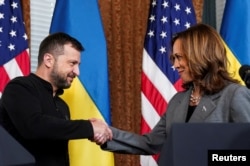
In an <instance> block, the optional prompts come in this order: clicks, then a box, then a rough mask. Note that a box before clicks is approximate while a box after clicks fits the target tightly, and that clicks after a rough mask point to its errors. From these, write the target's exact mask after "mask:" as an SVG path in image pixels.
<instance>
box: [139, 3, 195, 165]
mask: <svg viewBox="0 0 250 166" xmlns="http://www.w3.org/2000/svg"><path fill="white" fill-rule="evenodd" d="M193 24H196V17H195V12H194V8H193V4H192V0H152V3H151V6H150V12H149V20H148V27H147V32H146V36H145V41H144V49H143V62H142V76H141V78H142V87H141V100H142V121H141V133H142V134H144V133H147V132H149V131H150V130H151V129H152V128H153V127H154V126H155V124H156V123H157V122H158V121H159V119H160V116H161V115H162V114H163V113H164V112H165V111H166V108H167V105H168V101H169V100H170V99H171V97H172V96H173V95H174V94H175V93H176V92H177V91H179V90H181V89H182V88H181V80H180V79H179V76H178V73H177V72H176V71H175V70H174V68H173V66H172V64H171V62H170V61H169V50H170V47H171V39H172V36H173V35H174V34H175V33H177V32H180V31H183V30H185V29H187V28H189V27H190V26H192V25H193ZM156 161H157V155H155V156H140V163H141V166H154V165H157V162H156Z"/></svg>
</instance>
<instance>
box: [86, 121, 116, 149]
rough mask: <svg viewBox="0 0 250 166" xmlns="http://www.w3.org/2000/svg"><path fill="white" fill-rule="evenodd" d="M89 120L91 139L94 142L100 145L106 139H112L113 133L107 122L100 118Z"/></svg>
mask: <svg viewBox="0 0 250 166" xmlns="http://www.w3.org/2000/svg"><path fill="white" fill-rule="evenodd" d="M89 120H90V122H91V124H92V127H93V131H94V137H93V138H92V140H91V141H93V142H95V143H96V144H98V145H102V144H104V143H105V142H107V141H108V140H112V137H113V134H112V131H111V129H110V128H109V126H108V125H107V123H105V122H104V121H102V120H101V119H95V118H92V119H89Z"/></svg>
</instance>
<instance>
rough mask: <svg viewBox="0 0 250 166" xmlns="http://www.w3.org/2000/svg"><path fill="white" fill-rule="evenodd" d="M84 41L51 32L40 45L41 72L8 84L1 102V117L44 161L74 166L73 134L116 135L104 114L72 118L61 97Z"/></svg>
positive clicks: (43, 163) (102, 138)
mask: <svg viewBox="0 0 250 166" xmlns="http://www.w3.org/2000/svg"><path fill="white" fill-rule="evenodd" d="M83 49H84V48H83V46H82V45H81V43H80V42H79V41H78V40H76V39H75V38H73V37H71V36H69V35H67V34H65V33H55V34H51V35H49V36H48V37H46V38H45V39H44V40H43V41H42V42H41V45H40V48H39V55H38V67H37V70H36V72H35V73H31V74H30V75H29V76H26V77H17V78H15V79H13V80H11V81H10V82H9V83H8V85H7V86H6V88H5V90H4V92H3V95H2V98H1V102H0V123H1V125H3V127H4V128H5V129H6V130H7V131H8V132H9V133H10V134H11V135H12V136H13V137H14V138H15V139H16V140H17V141H19V142H20V143H21V144H22V145H23V146H24V147H25V148H26V149H27V150H28V151H29V152H30V153H31V154H32V155H33V156H34V157H35V160H36V165H39V166H68V165H69V159H68V140H70V139H80V138H87V139H93V138H94V136H95V137H97V138H98V139H100V141H101V142H102V143H104V142H105V141H107V140H108V139H111V138H112V133H111V130H110V129H109V128H108V126H107V124H106V123H105V122H103V121H101V120H99V119H92V120H84V119H79V120H70V114H69V108H68V105H67V104H66V103H65V102H64V101H63V100H62V99H61V98H60V97H59V95H61V94H62V93H63V89H66V88H69V87H70V86H71V83H72V81H73V80H74V78H75V77H76V76H78V75H79V74H80V73H79V64H80V59H81V58H80V56H81V51H83Z"/></svg>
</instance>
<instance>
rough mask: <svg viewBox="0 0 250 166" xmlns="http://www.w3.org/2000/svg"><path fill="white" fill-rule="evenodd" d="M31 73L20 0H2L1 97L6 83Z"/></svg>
mask: <svg viewBox="0 0 250 166" xmlns="http://www.w3.org/2000/svg"><path fill="white" fill-rule="evenodd" d="M29 73H30V60H29V53H28V40H27V35H26V33H25V26H24V21H23V18H22V9H21V4H20V1H19V0H0V98H1V95H2V92H3V90H4V87H5V85H6V84H7V83H8V82H9V81H10V80H11V79H13V78H14V77H16V76H23V75H27V74H29Z"/></svg>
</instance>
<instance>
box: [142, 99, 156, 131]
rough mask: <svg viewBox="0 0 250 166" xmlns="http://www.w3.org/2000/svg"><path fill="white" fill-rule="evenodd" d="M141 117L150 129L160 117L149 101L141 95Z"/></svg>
mask: <svg viewBox="0 0 250 166" xmlns="http://www.w3.org/2000/svg"><path fill="white" fill-rule="evenodd" d="M141 97H142V117H143V119H144V120H145V121H146V122H147V124H148V126H149V127H150V128H151V129H152V128H153V127H154V126H155V125H156V123H157V122H158V121H159V120H160V116H159V114H158V113H157V111H156V110H155V109H154V107H153V106H152V105H151V103H150V101H149V100H147V98H146V97H145V96H144V95H143V94H142V96H141Z"/></svg>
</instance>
